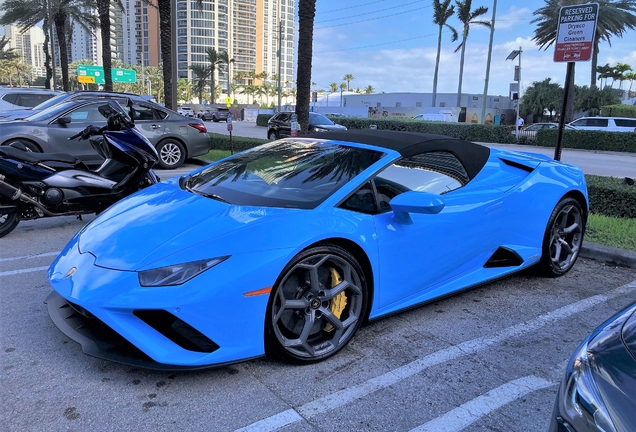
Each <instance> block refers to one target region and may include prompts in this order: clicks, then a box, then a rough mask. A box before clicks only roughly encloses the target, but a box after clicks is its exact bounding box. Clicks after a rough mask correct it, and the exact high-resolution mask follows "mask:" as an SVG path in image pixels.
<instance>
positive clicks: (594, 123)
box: [570, 117, 636, 132]
mask: <svg viewBox="0 0 636 432" xmlns="http://www.w3.org/2000/svg"><path fill="white" fill-rule="evenodd" d="M570 126H574V127H575V128H577V129H580V130H600V131H606V132H636V119H633V118H628V117H581V118H580V119H577V120H574V121H573V122H571V123H570Z"/></svg>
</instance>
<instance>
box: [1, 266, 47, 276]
mask: <svg viewBox="0 0 636 432" xmlns="http://www.w3.org/2000/svg"><path fill="white" fill-rule="evenodd" d="M48 268H49V266H44V267H31V268H25V269H20V270H10V271H5V272H0V277H2V276H12V275H17V274H20V273H31V272H36V271H41V270H48Z"/></svg>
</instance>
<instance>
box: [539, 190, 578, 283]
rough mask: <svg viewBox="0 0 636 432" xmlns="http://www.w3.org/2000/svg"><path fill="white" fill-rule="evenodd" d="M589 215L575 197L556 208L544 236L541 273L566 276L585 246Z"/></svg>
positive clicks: (564, 200) (562, 201) (568, 198)
mask: <svg viewBox="0 0 636 432" xmlns="http://www.w3.org/2000/svg"><path fill="white" fill-rule="evenodd" d="M586 218H587V215H586V214H585V213H584V211H583V209H582V208H581V204H579V202H578V201H577V200H575V199H574V198H570V197H566V198H563V199H561V201H559V203H558V204H557V205H556V207H555V208H554V210H552V214H551V215H550V219H549V220H548V225H547V227H546V229H545V234H544V235H543V244H542V252H541V261H540V262H539V271H540V272H541V273H542V274H544V275H545V276H549V277H559V276H563V275H564V274H566V273H567V272H568V271H570V269H571V268H572V266H574V263H575V262H576V260H577V258H578V257H579V253H580V251H581V246H582V245H583V235H584V234H585V222H586Z"/></svg>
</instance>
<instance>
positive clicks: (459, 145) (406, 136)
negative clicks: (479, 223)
mask: <svg viewBox="0 0 636 432" xmlns="http://www.w3.org/2000/svg"><path fill="white" fill-rule="evenodd" d="M303 138H316V139H327V140H333V141H345V142H353V143H360V144H368V145H372V146H377V147H384V148H387V149H391V150H395V151H397V152H398V153H400V154H401V155H402V156H403V157H411V156H414V155H416V154H419V153H425V152H434V151H447V152H450V153H453V154H454V155H455V156H457V158H458V159H459V160H460V161H461V162H462V164H463V165H464V168H465V169H466V172H467V173H468V176H469V177H470V178H471V179H472V178H473V177H475V176H476V175H477V173H479V171H480V170H481V169H482V168H483V167H484V165H485V164H486V161H487V160H488V157H489V156H490V149H489V148H488V147H486V146H482V145H480V144H475V143H473V142H470V141H465V140H462V139H459V138H451V137H448V136H445V135H436V134H428V133H418V132H401V131H388V130H377V129H375V130H374V129H361V130H348V131H329V132H319V133H312V134H309V135H303Z"/></svg>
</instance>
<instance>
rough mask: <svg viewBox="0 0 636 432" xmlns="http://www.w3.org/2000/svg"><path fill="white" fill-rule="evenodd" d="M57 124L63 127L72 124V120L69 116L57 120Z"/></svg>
mask: <svg viewBox="0 0 636 432" xmlns="http://www.w3.org/2000/svg"><path fill="white" fill-rule="evenodd" d="M57 122H58V123H59V124H61V125H67V124H69V123H70V122H71V118H70V117H69V116H65V117H60V118H59V119H57Z"/></svg>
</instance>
